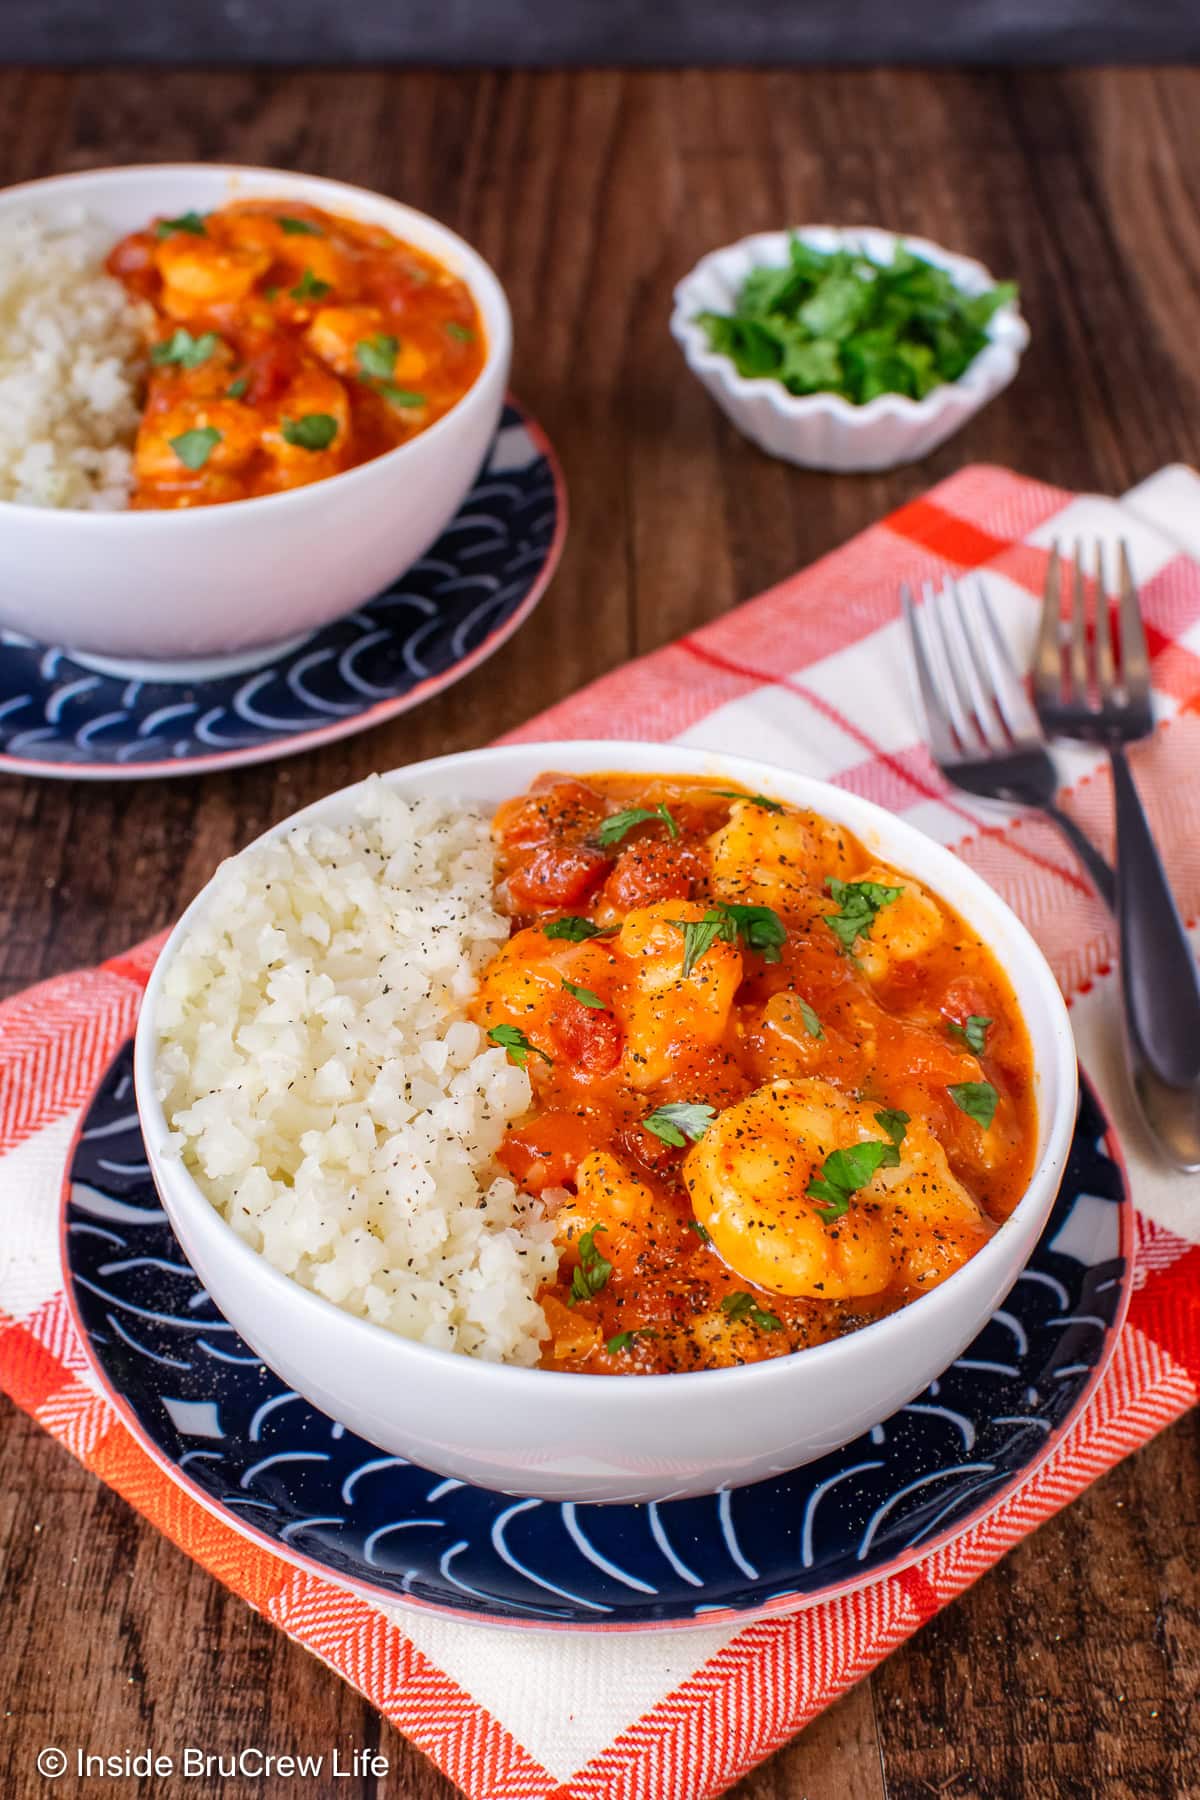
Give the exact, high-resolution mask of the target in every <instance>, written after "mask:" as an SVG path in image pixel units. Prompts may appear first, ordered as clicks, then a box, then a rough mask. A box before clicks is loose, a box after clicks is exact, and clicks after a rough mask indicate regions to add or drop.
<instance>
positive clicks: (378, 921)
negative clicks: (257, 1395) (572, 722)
mask: <svg viewBox="0 0 1200 1800" xmlns="http://www.w3.org/2000/svg"><path fill="white" fill-rule="evenodd" d="M507 935H508V922H507V920H506V919H505V918H504V917H503V915H502V914H501V913H499V912H498V911H497V910H496V908H495V906H494V904H493V901H492V849H491V841H490V835H489V829H488V822H487V820H486V819H485V818H484V817H483V816H482V815H481V814H480V813H477V812H473V811H471V810H469V809H464V808H463V807H461V806H450V805H444V804H442V803H441V802H437V801H433V800H428V799H422V800H417V801H412V802H409V801H405V800H402V799H401V798H399V796H398V795H396V794H395V793H393V792H392V791H391V790H390V789H389V788H387V787H386V786H385V785H384V784H383V782H381V781H380V780H379V779H378V777H374V778H372V780H371V781H369V782H368V783H366V784H364V788H363V792H362V796H361V798H360V800H359V803H358V806H357V815H356V819H355V822H354V823H353V824H350V825H348V826H346V827H344V828H341V829H336V830H335V829H331V828H330V827H328V826H301V827H298V828H296V829H295V830H293V831H291V832H290V833H289V834H288V835H287V836H286V837H285V838H283V839H281V840H279V841H277V842H275V843H271V844H267V845H264V846H260V847H257V848H252V849H250V850H248V851H245V852H243V853H242V854H241V855H240V856H237V857H234V858H233V859H231V860H230V861H229V862H227V863H226V864H225V865H224V867H223V868H222V869H221V870H220V871H219V872H218V875H217V877H216V883H215V887H214V891H213V894H212V896H211V902H210V904H209V905H208V906H207V908H206V911H205V917H204V919H203V920H202V921H201V922H200V923H198V924H197V925H196V926H195V927H194V928H193V929H192V930H191V931H190V932H189V934H188V936H187V938H186V939H185V941H184V942H183V944H182V945H181V947H180V949H179V952H178V954H177V955H176V956H175V957H174V958H173V961H172V963H171V966H170V969H169V971H168V973H167V977H166V981H165V984H164V987H163V991H162V998H161V1010H160V1014H159V1019H158V1027H159V1043H160V1049H159V1061H158V1076H159V1093H160V1098H161V1099H162V1102H163V1106H164V1109H165V1112H166V1116H167V1120H168V1123H169V1124H170V1126H171V1128H172V1131H173V1133H174V1141H175V1144H176V1146H177V1148H178V1151H179V1153H180V1154H181V1155H182V1157H183V1159H184V1161H185V1163H186V1164H187V1166H188V1168H189V1169H190V1170H191V1172H192V1174H193V1175H194V1176H195V1178H196V1180H197V1182H198V1183H199V1185H200V1187H201V1188H202V1189H203V1191H204V1193H205V1194H207V1196H208V1197H209V1199H210V1200H211V1201H212V1203H213V1205H214V1206H215V1207H216V1208H217V1209H218V1211H219V1212H221V1213H222V1214H223V1215H224V1217H225V1218H226V1219H227V1220H228V1221H229V1223H230V1225H231V1226H232V1227H233V1229H234V1230H235V1231H236V1232H237V1233H238V1234H239V1236H241V1237H243V1238H245V1240H246V1241H247V1243H249V1244H251V1245H252V1246H253V1247H254V1248H255V1249H256V1250H259V1251H261V1252H262V1254H263V1255H264V1256H265V1257H266V1258H267V1260H268V1261H269V1262H270V1263H272V1264H274V1266H275V1267H276V1268H277V1269H282V1270H283V1271H284V1272H285V1273H286V1274H288V1275H290V1276H292V1277H293V1278H294V1279H295V1280H296V1281H299V1282H301V1283H303V1285H304V1286H305V1287H309V1288H312V1289H313V1290H314V1291H315V1292H316V1293H318V1294H323V1295H324V1296H325V1298H326V1299H328V1300H332V1301H334V1302H335V1303H336V1304H337V1305H338V1306H342V1307H345V1308H346V1310H347V1311H349V1312H352V1313H356V1314H358V1315H359V1316H360V1317H362V1318H365V1319H371V1320H373V1321H374V1322H375V1323H376V1324H377V1325H382V1326H384V1327H386V1328H387V1329H388V1330H389V1331H394V1332H397V1333H398V1334H399V1335H400V1336H403V1337H409V1338H415V1339H417V1340H418V1341H420V1342H421V1343H424V1344H432V1345H436V1346H438V1347H439V1348H441V1349H445V1350H459V1351H464V1352H466V1353H467V1354H469V1355H473V1356H480V1357H485V1358H488V1359H490V1360H492V1361H503V1362H514V1363H524V1364H527V1365H531V1364H533V1363H536V1361H537V1360H538V1353H539V1345H540V1343H541V1340H542V1339H543V1338H544V1337H545V1336H546V1335H547V1329H546V1324H545V1319H544V1316H543V1313H542V1309H541V1307H540V1306H539V1305H538V1303H537V1299H536V1295H537V1291H538V1289H539V1287H540V1286H541V1285H542V1283H543V1282H544V1281H547V1280H549V1279H551V1278H552V1277H553V1275H554V1273H555V1269H556V1266H557V1255H556V1252H555V1249H554V1245H553V1229H554V1228H553V1226H552V1224H550V1223H549V1221H547V1220H546V1219H545V1218H544V1217H543V1216H542V1209H541V1205H540V1202H538V1201H536V1200H534V1199H532V1198H531V1197H529V1196H528V1195H524V1194H522V1193H521V1192H520V1191H519V1190H518V1189H517V1187H516V1186H515V1185H514V1184H513V1182H512V1181H510V1180H509V1179H508V1178H507V1177H505V1176H503V1175H502V1174H501V1173H500V1172H499V1170H498V1167H497V1165H496V1163H495V1161H494V1157H495V1152H496V1149H497V1147H498V1145H499V1142H500V1139H501V1136H502V1135H503V1132H504V1129H505V1127H506V1126H507V1125H508V1124H509V1123H510V1121H512V1120H513V1119H516V1118H518V1117H519V1116H520V1115H521V1114H522V1113H523V1112H525V1111H526V1110H527V1108H528V1107H529V1105H530V1100H531V1092H530V1086H529V1078H528V1076H527V1075H526V1073H525V1071H524V1070H523V1069H520V1068H517V1067H515V1066H514V1065H513V1064H512V1063H511V1062H509V1060H508V1057H507V1055H506V1053H505V1051H504V1050H502V1049H499V1048H496V1047H494V1046H492V1045H490V1044H489V1043H488V1042H487V1039H486V1038H485V1036H484V1035H483V1033H482V1032H481V1031H480V1029H479V1027H478V1026H476V1025H474V1024H472V1023H471V1021H470V1020H469V1019H467V1018H466V1017H465V1016H464V1002H465V1001H466V1000H467V999H468V998H469V997H470V995H471V993H472V992H473V990H474V988H475V984H476V978H477V976H478V974H479V972H480V970H481V969H482V968H483V966H484V965H485V964H486V963H487V962H488V961H489V959H490V958H491V956H492V955H493V954H494V953H495V951H496V950H497V949H498V948H499V947H500V945H501V944H502V943H503V941H504V940H505V938H506V937H507Z"/></svg>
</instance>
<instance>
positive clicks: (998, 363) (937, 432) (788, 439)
mask: <svg viewBox="0 0 1200 1800" xmlns="http://www.w3.org/2000/svg"><path fill="white" fill-rule="evenodd" d="M791 235H792V234H791V232H788V231H763V232H759V233H758V234H757V235H756V236H755V237H748V238H742V240H741V241H740V243H737V244H729V245H727V247H726V248H725V249H724V250H714V251H713V252H712V253H711V254H710V255H708V256H705V257H702V258H701V260H700V261H699V262H698V263H697V264H696V266H695V268H694V269H693V270H692V272H691V274H690V275H685V276H684V278H683V280H682V281H681V282H680V283H679V285H678V287H677V288H676V289H675V310H674V312H673V313H672V315H671V331H672V334H673V335H674V337H675V339H676V341H677V342H678V343H679V345H680V347H681V348H682V350H683V354H684V356H685V357H686V358H687V364H688V367H689V368H690V369H691V370H692V372H693V374H695V375H698V376H699V378H700V380H701V381H702V382H703V383H704V385H705V387H706V388H707V389H708V391H709V393H710V394H711V395H712V397H713V399H714V400H715V401H716V403H717V405H718V406H719V407H720V408H721V410H722V412H724V413H725V414H727V416H728V417H729V418H730V419H732V420H733V423H734V424H735V425H736V426H737V428H738V430H739V431H741V432H744V433H745V435H746V436H747V437H748V438H752V439H753V440H754V442H755V443H756V444H758V445H759V447H760V448H761V449H763V450H766V451H767V452H768V454H769V455H771V456H780V457H782V458H783V459H784V461H785V462H792V463H799V464H800V466H801V468H805V469H836V470H841V471H850V470H862V469H892V468H895V467H896V465H897V464H898V463H906V462H916V461H917V459H918V458H919V457H922V456H928V454H929V452H930V451H931V450H934V449H936V448H937V446H938V445H939V444H941V443H943V442H944V441H945V439H946V438H948V437H950V436H951V434H952V433H953V432H955V431H957V430H958V429H959V427H960V426H961V425H965V424H966V422H967V420H968V419H969V418H970V417H971V416H972V414H974V413H977V412H978V411H979V409H980V407H981V406H984V405H986V404H987V402H988V401H989V400H991V399H994V397H995V396H996V395H997V394H998V393H999V392H1000V390H1001V389H1002V388H1006V387H1007V386H1008V384H1009V382H1010V381H1011V380H1012V378H1013V376H1014V375H1015V374H1016V372H1017V364H1018V363H1019V362H1020V360H1021V352H1022V351H1023V350H1024V348H1025V346H1026V344H1027V343H1028V342H1029V327H1028V326H1027V325H1026V323H1025V321H1024V319H1023V318H1022V317H1021V314H1020V312H1019V311H1018V310H1017V307H1016V305H1015V303H1013V302H1011V301H1010V302H1008V303H1007V304H1006V305H1004V306H1001V307H999V308H997V310H996V312H995V313H994V315H993V317H992V320H991V322H990V324H989V326H988V337H989V339H990V342H989V343H988V345H987V347H986V349H984V350H981V351H980V352H979V355H978V356H977V357H976V358H975V360H974V361H973V362H972V363H971V364H970V365H969V367H968V368H966V369H965V370H964V371H963V373H962V375H960V376H959V378H958V380H957V381H952V382H947V383H945V384H944V385H943V386H942V387H939V388H934V390H933V392H932V393H929V394H926V396H925V398H924V399H923V400H910V399H909V397H908V396H907V394H880V395H879V396H878V397H877V398H876V399H874V400H868V401H867V403H866V405H865V406H855V405H853V404H852V403H851V402H850V401H849V400H844V399H843V398H842V396H841V395H840V394H789V393H788V391H787V389H786V388H785V387H784V386H783V385H782V383H781V382H778V381H775V380H773V379H771V378H770V377H767V376H763V377H761V378H758V379H754V380H751V379H750V378H749V377H747V376H745V375H739V374H738V372H737V370H736V368H735V367H734V365H733V363H732V362H731V361H730V359H729V357H727V356H722V355H720V354H719V353H718V352H717V351H716V350H712V349H710V348H709V342H708V333H707V332H706V331H705V329H704V327H703V326H702V325H698V324H697V323H696V315H697V313H701V312H724V313H727V312H732V311H733V307H734V304H735V302H736V300H737V295H738V290H739V289H740V287H741V285H742V282H743V281H744V280H745V278H746V276H747V275H748V274H749V272H750V270H751V269H752V268H754V267H756V266H757V265H759V264H768V265H771V266H774V267H782V266H783V265H784V264H785V263H786V262H787V255H788V241H789V239H790V238H791ZM796 236H797V237H799V238H801V239H802V240H803V242H804V243H806V244H811V245H812V247H813V249H814V250H839V249H849V250H858V251H861V252H862V253H863V254H864V255H866V256H869V257H870V258H871V259H872V261H873V262H878V263H887V262H891V260H892V257H893V256H894V255H895V251H896V246H897V245H898V244H904V245H906V246H907V248H908V249H910V250H912V251H913V252H914V253H915V254H916V255H917V256H923V257H924V258H925V259H926V260H927V261H928V262H931V263H937V264H938V266H939V267H940V268H943V269H948V270H949V272H950V274H951V275H952V276H953V277H954V281H955V284H956V285H957V286H958V287H960V288H961V289H962V290H963V292H964V293H967V294H981V293H983V291H984V290H985V289H986V288H990V287H995V285H996V282H995V278H994V276H992V275H989V274H988V271H987V270H986V269H985V268H984V267H983V264H982V263H977V262H972V261H971V259H970V258H969V257H966V256H954V255H952V254H951V252H950V251H949V250H943V249H941V248H940V247H939V246H938V245H937V244H931V243H929V242H927V240H926V239H925V238H918V237H909V236H907V235H903V236H902V235H899V234H897V233H896V232H893V231H878V230H875V229H874V228H872V227H870V226H856V227H854V228H852V229H850V228H846V229H842V228H839V227H836V226H831V225H809V226H804V227H802V228H801V229H799V230H798V231H797V233H796Z"/></svg>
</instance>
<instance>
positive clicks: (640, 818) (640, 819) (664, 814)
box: [596, 801, 679, 850]
mask: <svg viewBox="0 0 1200 1800" xmlns="http://www.w3.org/2000/svg"><path fill="white" fill-rule="evenodd" d="M653 819H657V820H659V821H660V823H662V824H663V825H665V826H666V828H667V830H668V832H669V833H670V834H671V836H672V837H673V838H677V837H678V836H679V827H678V825H677V824H676V823H675V820H674V818H673V816H672V814H671V813H670V811H669V810H668V808H667V807H666V806H664V805H663V804H662V802H661V801H660V802H659V804H658V805H657V806H631V807H629V809H628V810H627V811H626V812H618V813H612V814H610V816H609V817H608V818H607V819H605V820H604V821H603V822H602V823H601V826H600V829H599V831H598V832H597V833H596V837H597V839H598V841H599V842H600V844H601V845H602V846H603V848H604V849H605V850H608V849H611V847H612V845H613V844H619V843H620V841H621V839H622V838H623V837H624V836H625V835H626V833H627V832H630V831H632V830H633V828H634V826H635V825H648V824H649V823H650V821H651V820H653Z"/></svg>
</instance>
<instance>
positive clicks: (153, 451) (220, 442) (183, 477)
mask: <svg viewBox="0 0 1200 1800" xmlns="http://www.w3.org/2000/svg"><path fill="white" fill-rule="evenodd" d="M204 430H211V431H215V432H216V434H217V435H216V437H215V438H214V439H213V441H212V443H211V445H210V446H209V449H208V454H207V456H206V458H205V461H204V464H203V466H204V468H205V469H207V470H210V471H212V472H213V473H222V474H227V473H229V472H230V471H231V470H234V469H240V468H242V467H243V466H244V465H245V464H246V463H247V462H249V460H250V458H251V457H252V456H253V455H254V452H255V451H256V450H257V449H258V421H257V419H256V418H255V416H254V414H253V413H252V412H249V411H248V410H247V409H246V408H245V407H244V406H239V405H238V403H237V401H236V400H219V399H212V398H211V397H209V396H207V395H204V394H194V395H186V396H184V397H181V398H179V399H173V400H171V401H170V402H169V403H168V404H167V405H165V406H163V407H156V408H153V409H150V410H148V411H147V412H146V414H145V416H144V418H143V419H142V423H141V425H140V427H139V428H138V434H137V443H136V445H135V447H134V453H133V466H134V469H135V471H136V473H137V478H138V480H139V481H158V482H165V483H186V482H187V481H188V479H189V472H188V469H187V466H186V464H185V463H184V461H183V459H182V457H181V456H180V454H179V451H178V449H177V447H176V446H177V445H178V442H179V440H180V439H181V438H183V437H185V436H186V434H187V433H188V432H190V431H204ZM185 448H186V446H185Z"/></svg>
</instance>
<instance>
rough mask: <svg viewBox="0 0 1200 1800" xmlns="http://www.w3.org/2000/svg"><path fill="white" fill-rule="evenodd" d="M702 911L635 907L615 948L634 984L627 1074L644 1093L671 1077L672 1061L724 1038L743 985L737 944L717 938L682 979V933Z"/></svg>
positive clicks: (628, 1012) (626, 1002)
mask: <svg viewBox="0 0 1200 1800" xmlns="http://www.w3.org/2000/svg"><path fill="white" fill-rule="evenodd" d="M706 910H707V909H706V908H705V907H704V906H702V905H700V904H698V903H697V902H696V901H692V900H658V901H656V902H655V903H654V904H653V905H652V906H641V907H637V908H635V910H634V911H633V912H631V913H630V914H629V915H628V916H627V917H626V919H625V922H624V924H623V925H622V927H621V931H620V935H619V936H618V938H617V940H616V942H617V947H618V949H619V951H620V953H621V955H622V956H623V957H627V958H628V959H629V961H630V962H631V963H632V965H633V967H632V985H631V987H630V989H629V990H628V991H627V992H626V993H625V994H624V995H623V996H622V1007H623V1011H624V1020H623V1023H624V1026H625V1075H626V1079H627V1080H628V1082H629V1083H630V1085H631V1086H632V1087H635V1088H639V1089H641V1088H649V1087H654V1086H656V1085H657V1083H659V1082H660V1081H663V1080H665V1079H666V1078H667V1076H668V1075H669V1074H670V1073H671V1068H672V1065H673V1063H674V1061H675V1058H676V1056H677V1055H679V1054H680V1053H684V1054H688V1053H690V1052H691V1051H693V1050H694V1048H695V1047H696V1046H697V1045H702V1046H707V1045H715V1044H719V1043H720V1042H721V1041H722V1039H723V1038H724V1036H725V1033H726V1029H727V1027H728V1023H729V1014H730V1011H731V1009H732V1007H733V999H734V995H735V994H736V993H737V990H738V987H739V986H740V984H741V979H742V955H741V951H740V950H738V949H737V947H736V945H734V944H729V943H726V942H725V941H724V939H723V938H717V939H716V940H715V941H714V942H713V943H712V944H710V945H709V946H708V948H707V949H706V950H705V951H704V953H703V955H701V956H699V957H697V958H696V959H695V961H694V963H693V966H692V968H691V969H690V970H689V971H688V972H687V973H686V974H685V973H684V960H685V950H686V943H685V938H684V933H683V929H682V927H683V926H684V925H685V924H692V923H697V924H698V923H699V922H700V921H701V920H703V918H704V915H705V912H706Z"/></svg>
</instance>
